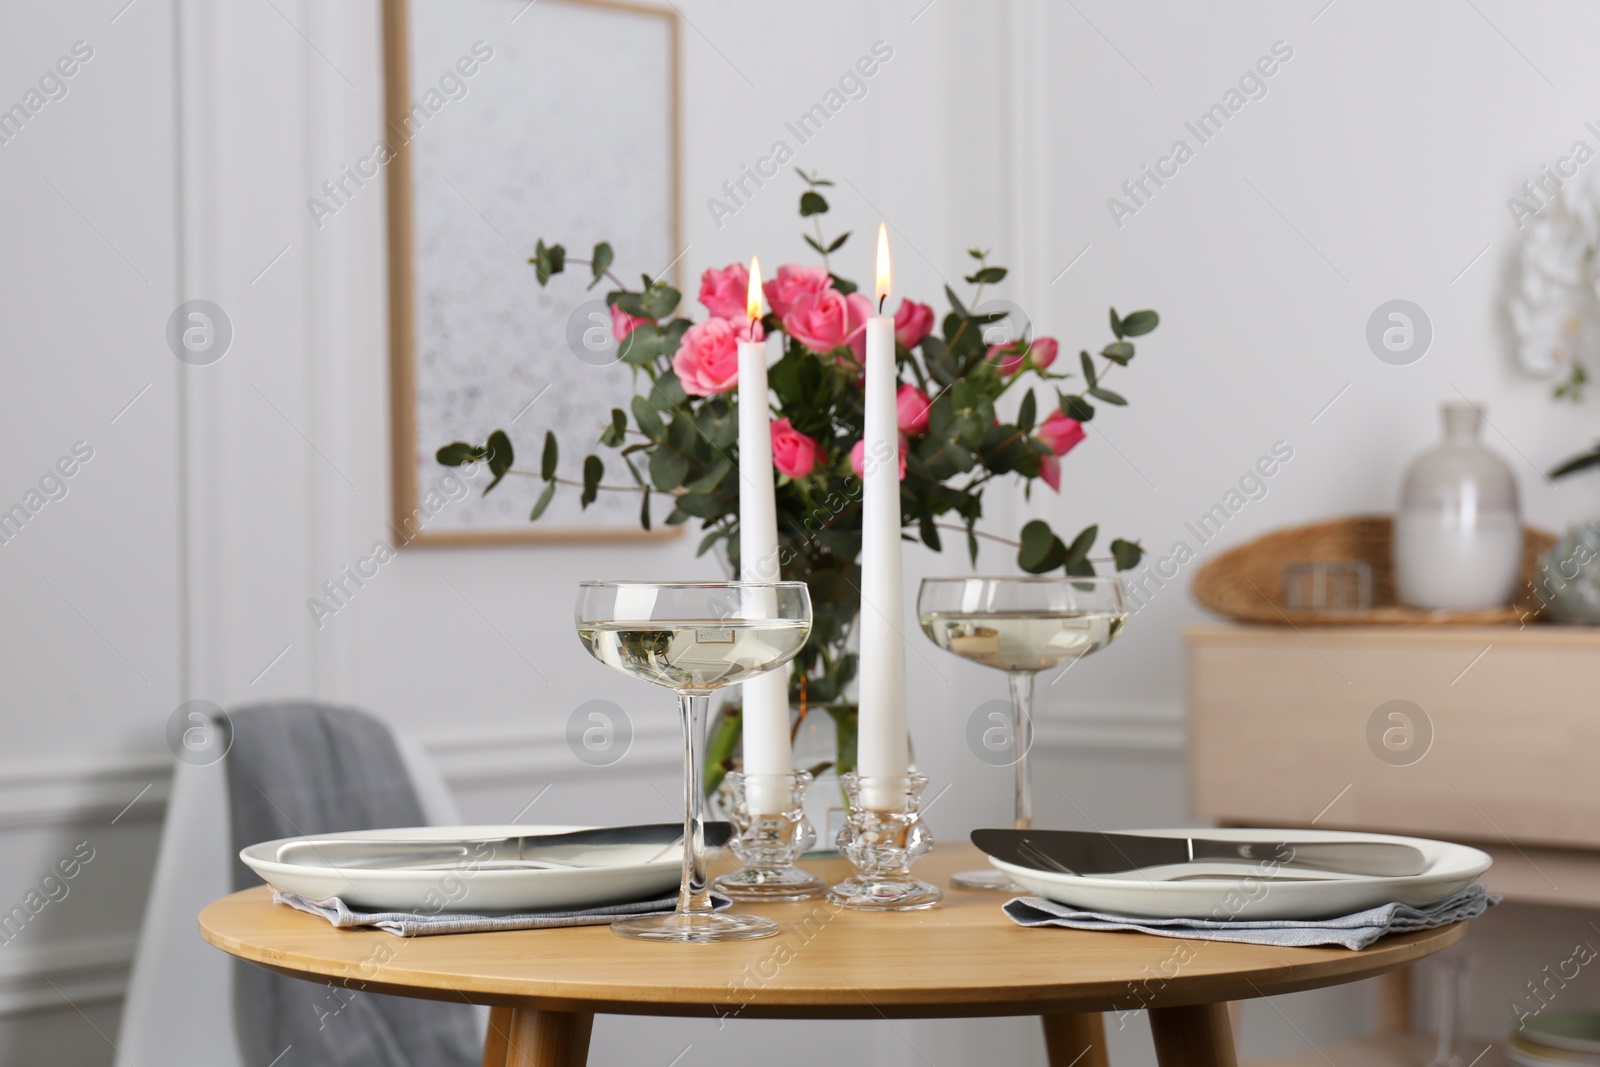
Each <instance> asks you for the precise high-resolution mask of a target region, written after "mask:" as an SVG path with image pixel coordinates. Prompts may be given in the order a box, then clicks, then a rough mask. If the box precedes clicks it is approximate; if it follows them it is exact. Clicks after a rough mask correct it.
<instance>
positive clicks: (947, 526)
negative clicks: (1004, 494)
mask: <svg viewBox="0 0 1600 1067" xmlns="http://www.w3.org/2000/svg"><path fill="white" fill-rule="evenodd" d="M933 525H934V526H936V527H937V528H939V529H941V530H953V531H955V532H956V533H970V534H972V536H974V537H981V538H983V539H984V540H986V541H994V542H995V543H997V544H1002V545H1007V546H1009V547H1011V548H1016V549H1020V548H1021V547H1022V542H1021V541H1013V540H1011V539H1010V538H1009V537H1000V536H998V535H996V534H992V533H985V532H984V531H982V530H968V529H967V528H966V527H965V526H962V525H959V524H958V523H953V522H936V523H934V524H933ZM1084 558H1085V559H1087V560H1088V561H1089V562H1090V563H1115V562H1116V561H1117V560H1116V557H1115V556H1086V557H1084Z"/></svg>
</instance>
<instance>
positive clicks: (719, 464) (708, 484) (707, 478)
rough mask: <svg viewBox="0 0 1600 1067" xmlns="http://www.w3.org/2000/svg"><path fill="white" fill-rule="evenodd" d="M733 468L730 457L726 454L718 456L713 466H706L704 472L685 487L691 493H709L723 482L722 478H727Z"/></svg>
mask: <svg viewBox="0 0 1600 1067" xmlns="http://www.w3.org/2000/svg"><path fill="white" fill-rule="evenodd" d="M731 470H733V464H732V463H731V462H730V461H729V460H728V458H727V457H726V456H721V457H718V458H717V459H716V460H715V461H714V462H713V463H712V464H711V466H709V467H707V468H706V470H705V473H704V474H702V475H700V477H698V478H696V479H695V480H694V481H692V482H690V483H689V484H688V485H686V486H684V488H685V489H687V490H689V492H691V493H709V492H710V491H711V490H713V489H715V488H716V487H717V486H718V485H720V484H722V479H724V478H726V477H727V476H728V472H729V471H731Z"/></svg>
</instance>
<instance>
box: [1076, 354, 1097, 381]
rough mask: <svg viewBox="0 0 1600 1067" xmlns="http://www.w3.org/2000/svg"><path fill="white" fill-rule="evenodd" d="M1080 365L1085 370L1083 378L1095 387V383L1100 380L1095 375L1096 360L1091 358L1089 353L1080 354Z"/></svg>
mask: <svg viewBox="0 0 1600 1067" xmlns="http://www.w3.org/2000/svg"><path fill="white" fill-rule="evenodd" d="M1078 365H1079V366H1081V367H1082V368H1083V377H1084V379H1085V380H1086V381H1088V383H1089V385H1090V386H1093V385H1094V383H1095V382H1096V381H1098V380H1099V379H1098V378H1097V377H1096V376H1095V373H1094V360H1093V359H1091V358H1089V353H1087V352H1079V353H1078Z"/></svg>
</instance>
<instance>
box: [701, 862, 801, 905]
mask: <svg viewBox="0 0 1600 1067" xmlns="http://www.w3.org/2000/svg"><path fill="white" fill-rule="evenodd" d="M711 888H712V889H714V890H716V891H717V892H718V893H721V894H722V895H723V896H725V897H729V898H731V899H733V900H770V901H773V902H775V903H776V902H778V901H791V900H811V899H813V898H815V897H819V896H821V895H822V879H821V878H818V877H817V876H816V875H814V874H812V873H811V872H810V871H803V870H801V869H800V868H799V867H794V866H788V867H740V868H739V869H738V870H736V871H731V872H729V873H728V874H724V875H722V876H721V877H719V878H717V879H716V880H714V881H713V882H712V883H711Z"/></svg>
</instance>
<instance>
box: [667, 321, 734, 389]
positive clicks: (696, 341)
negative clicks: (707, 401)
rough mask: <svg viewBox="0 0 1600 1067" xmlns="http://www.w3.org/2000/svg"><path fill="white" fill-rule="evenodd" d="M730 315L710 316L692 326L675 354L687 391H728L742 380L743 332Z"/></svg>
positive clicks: (676, 366)
mask: <svg viewBox="0 0 1600 1067" xmlns="http://www.w3.org/2000/svg"><path fill="white" fill-rule="evenodd" d="M742 325H743V324H742V323H741V324H740V325H739V326H735V325H734V324H733V323H731V322H729V321H728V320H727V319H707V320H706V321H704V322H700V323H696V324H695V325H693V326H691V327H689V329H688V330H687V331H685V333H684V335H683V343H682V344H681V345H679V346H678V351H677V353H676V354H675V355H674V356H673V357H672V369H673V371H675V372H676V373H677V375H678V380H679V381H680V382H682V383H683V391H684V392H686V393H692V394H694V395H695V396H715V395H716V394H717V393H726V392H727V391H728V390H729V389H732V388H733V387H734V386H736V385H738V384H739V332H740V327H741V326H742Z"/></svg>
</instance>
